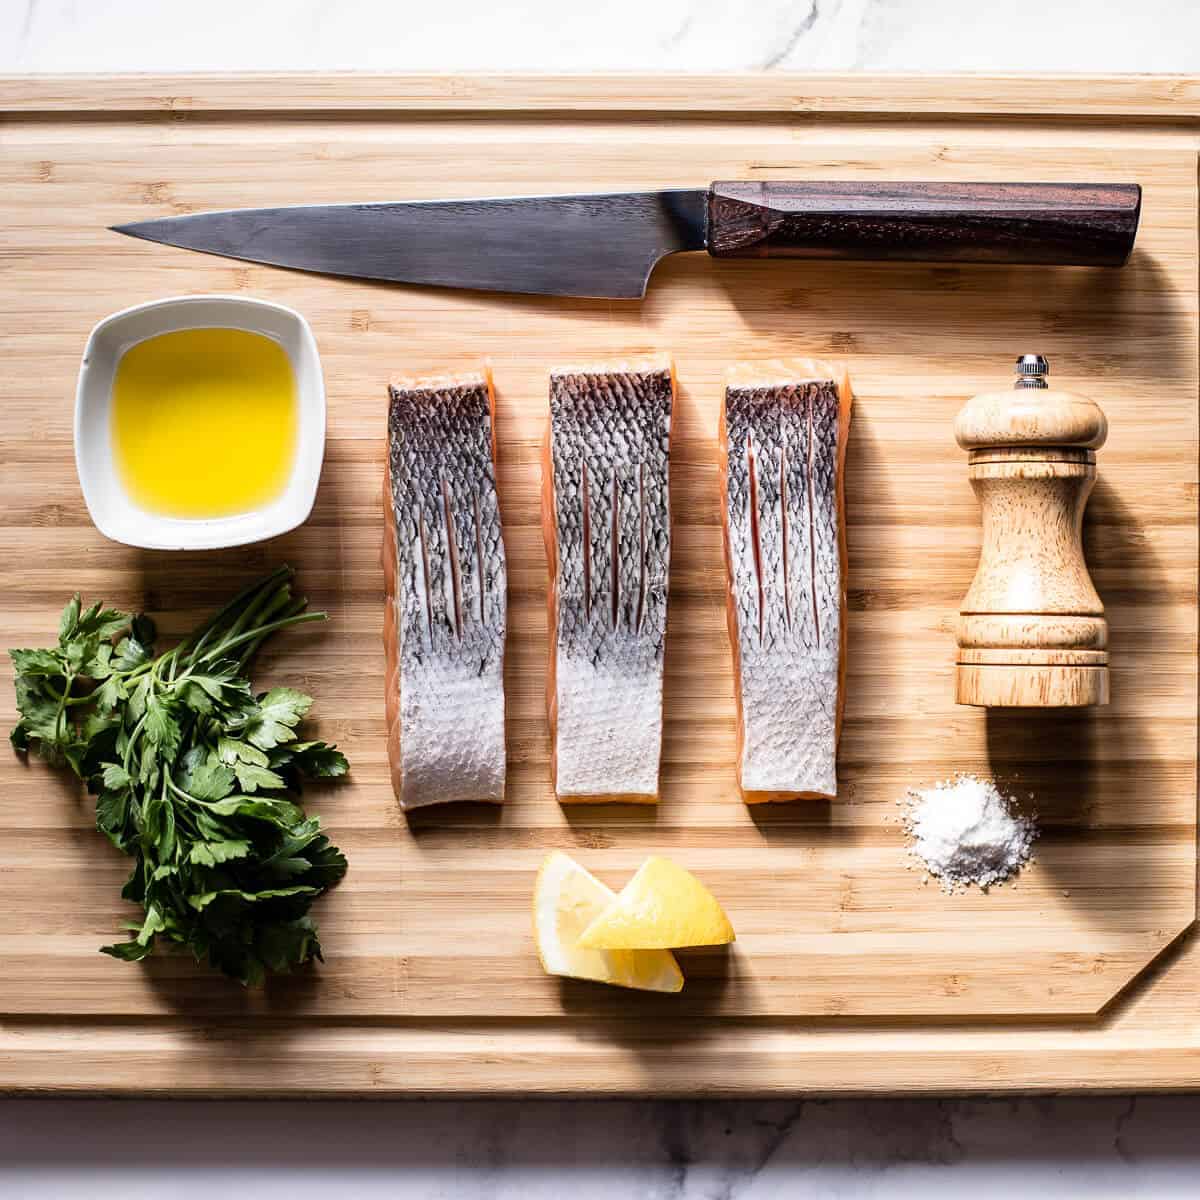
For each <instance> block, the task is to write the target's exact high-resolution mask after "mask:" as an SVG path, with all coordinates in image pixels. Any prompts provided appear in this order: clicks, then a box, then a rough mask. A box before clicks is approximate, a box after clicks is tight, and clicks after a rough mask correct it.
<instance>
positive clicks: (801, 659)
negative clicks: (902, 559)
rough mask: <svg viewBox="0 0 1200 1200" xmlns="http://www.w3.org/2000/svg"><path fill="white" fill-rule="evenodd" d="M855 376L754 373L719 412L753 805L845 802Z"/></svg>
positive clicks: (788, 366)
mask: <svg viewBox="0 0 1200 1200" xmlns="http://www.w3.org/2000/svg"><path fill="white" fill-rule="evenodd" d="M851 402H852V397H851V392H850V380H849V377H848V376H847V374H846V371H845V369H844V368H843V367H841V366H837V365H834V364H831V363H823V362H816V361H812V360H808V359H788V360H783V361H776V362H770V363H764V364H761V365H751V364H742V365H739V366H737V367H734V368H733V369H732V370H731V371H730V374H729V379H728V386H727V387H726V391H725V403H724V406H723V410H722V414H721V428H720V436H719V441H720V452H721V472H720V474H721V492H722V504H723V509H724V527H725V564H726V580H727V583H728V590H727V595H726V612H727V616H728V620H729V640H730V642H731V643H732V645H733V660H734V687H735V693H736V696H737V709H738V780H739V783H740V785H741V788H742V795H743V798H744V799H745V801H746V802H747V803H751V804H753V803H758V802H761V801H765V800H785V799H793V798H796V797H821V796H826V797H834V796H836V794H837V773H836V766H837V761H836V760H837V741H838V735H839V733H840V732H841V721H842V708H843V703H844V691H845V657H846V656H845V649H846V619H845V616H846V531H845V526H846V522H845V463H846V443H847V441H848V438H849V433H850V406H851Z"/></svg>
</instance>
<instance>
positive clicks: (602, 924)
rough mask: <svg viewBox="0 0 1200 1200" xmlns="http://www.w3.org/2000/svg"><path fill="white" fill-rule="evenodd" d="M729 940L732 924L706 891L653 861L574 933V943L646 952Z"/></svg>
mask: <svg viewBox="0 0 1200 1200" xmlns="http://www.w3.org/2000/svg"><path fill="white" fill-rule="evenodd" d="M733 940H734V933H733V926H732V925H730V923H729V918H728V917H727V916H726V915H725V910H724V909H723V908H722V907H721V906H720V904H718V903H717V900H716V897H715V896H713V894H712V892H710V891H709V890H708V888H706V887H705V886H704V884H702V883H701V882H700V880H698V879H697V878H696V877H695V875H693V874H692V873H691V872H690V871H685V870H684V869H683V868H682V867H680V866H677V865H676V864H675V863H673V862H671V861H670V859H666V858H657V857H653V858H648V859H646V861H645V862H644V863H642V865H641V866H640V867H639V868H638V872H637V874H636V875H635V876H634V877H633V878H632V879H631V880H630V881H629V882H628V883H627V884H626V885H625V886H624V887H623V888H622V889H621V893H620V895H619V896H617V897H616V898H615V899H614V900H613V901H612V903H611V904H609V905H608V906H607V907H606V908H605V909H604V911H603V912H601V913H600V914H598V915H597V916H596V918H595V919H594V920H593V921H592V922H591V924H590V925H588V927H587V928H586V929H585V930H584V931H583V933H582V934H580V937H579V945H580V947H582V948H584V949H587V950H608V951H617V950H630V951H634V950H642V951H646V950H670V949H675V948H677V947H682V946H720V945H724V944H725V943H726V942H732V941H733Z"/></svg>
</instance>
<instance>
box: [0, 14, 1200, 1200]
mask: <svg viewBox="0 0 1200 1200" xmlns="http://www.w3.org/2000/svg"><path fill="white" fill-rule="evenodd" d="M287 68H308V69H321V68H362V69H374V70H385V69H387V70H407V71H438V70H522V69H531V70H543V71H547V70H552V71H576V70H618V69H620V70H648V69H654V70H660V69H674V70H724V69H743V70H745V69H760V68H761V69H766V70H781V69H782V70H789V69H790V70H804V69H821V70H849V69H861V70H922V71H923V70H987V71H1011V70H1026V71H1185V72H1186V71H1190V72H1200V3H1198V2H1197V0H1138V2H1137V3H1136V4H1131V3H1129V0H1119V2H1117V0H990V2H988V3H976V4H970V5H967V4H965V3H963V2H962V0H657V2H655V0H650V2H647V0H606V2H605V3H590V4H580V3H572V2H571V0H506V2H500V3H496V2H495V0H447V2H444V3H441V4H436V3H430V2H429V0H422V2H421V3H413V2H411V0H269V2H254V0H204V2H203V3H196V2H193V3H186V2H184V0H0V71H130V70H154V71H174V70H217V69H224V70H250V69H287ZM1197 1005H1198V1009H1197V1011H1198V1019H1200V1000H1198V1002H1197ZM218 1190H220V1191H222V1192H226V1193H229V1194H240V1193H245V1194H249V1195H254V1196H255V1197H258V1198H259V1200H272V1198H273V1197H276V1196H279V1197H284V1196H287V1197H289V1198H290V1200H307V1198H309V1197H317V1196H322V1197H325V1196H353V1197H364V1198H370V1197H375V1196H379V1197H383V1196H388V1197H396V1198H399V1200H407V1198H409V1197H454V1198H459V1197H461V1198H464V1200H466V1198H473V1197H496V1198H506V1197H512V1198H518V1197H519V1198H521V1200H542V1198H543V1197H545V1198H546V1200H550V1198H551V1197H553V1198H555V1200H558V1198H559V1197H562V1196H564V1195H569V1196H571V1197H572V1200H591V1198H592V1197H597V1198H599V1197H605V1198H606V1200H607V1198H609V1197H621V1198H628V1200H643V1198H644V1200H651V1198H656V1200H675V1198H682V1200H776V1198H782V1197H789V1198H790V1197H796V1196H813V1197H845V1198H851V1197H880V1196H906V1197H914V1198H916V1197H920V1198H923V1200H924V1198H928V1200H939V1198H941V1197H963V1196H970V1197H972V1200H990V1198H992V1197H1005V1198H1006V1200H1007V1198H1008V1197H1010V1196H1021V1195H1029V1194H1034V1195H1038V1196H1041V1197H1047V1198H1049V1197H1059V1196H1062V1197H1067V1196H1070V1197H1075V1196H1088V1197H1096V1198H1101V1197H1105V1198H1107V1197H1114V1198H1115V1197H1121V1198H1127V1197H1135V1196H1145V1197H1151V1196H1153V1197H1195V1196H1197V1195H1200V1097H1195V1098H1169V1097H1158V1098H1143V1099H1140V1100H1133V1099H1130V1098H1126V1097H1112V1098H1092V1099H1057V1100H1056V1099H1039V1100H1014V1101H1010V1100H997V1101H982V1100H971V1101H965V1100H960V1101H951V1100H947V1101H903V1100H900V1101H871V1102H854V1101H840V1102H834V1103H820V1102H799V1101H797V1102H792V1103H789V1102H766V1101H763V1102H751V1101H748V1102H739V1103H716V1102H707V1103H675V1102H658V1103H580V1104H568V1103H541V1102H539V1103H533V1102H508V1103H501V1102H472V1103H450V1102H437V1103H423V1102H411V1103H404V1104H392V1103H387V1104H370V1105H367V1104H331V1103H312V1104H291V1103H289V1104H271V1103H267V1104H257V1105H255V1104H241V1103H238V1104H233V1103H212V1104H200V1103H191V1102H158V1103H142V1102H137V1103H120V1102H114V1101H109V1102H105V1101H73V1102H66V1101H0V1196H3V1197H4V1198H5V1200H27V1198H37V1200H43V1198H45V1197H51V1198H54V1200H105V1198H107V1197H114V1198H115V1197H120V1198H121V1200H140V1198H141V1197H161V1196H170V1197H172V1200H191V1198H192V1197H197V1198H198V1197H201V1196H204V1197H209V1196H211V1195H212V1194H214V1192H216V1191H218Z"/></svg>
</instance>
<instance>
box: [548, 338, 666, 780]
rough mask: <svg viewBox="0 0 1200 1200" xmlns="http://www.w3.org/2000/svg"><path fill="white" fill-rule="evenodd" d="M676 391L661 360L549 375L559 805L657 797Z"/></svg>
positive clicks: (551, 682) (553, 725)
mask: <svg viewBox="0 0 1200 1200" xmlns="http://www.w3.org/2000/svg"><path fill="white" fill-rule="evenodd" d="M674 398H675V375H674V368H673V367H672V365H671V361H670V359H668V358H666V357H664V356H656V357H653V358H649V359H640V360H635V361H628V362H614V363H611V364H608V365H605V366H602V367H592V368H587V369H580V370H569V371H568V370H564V371H557V372H555V373H553V374H552V375H551V376H550V422H549V426H548V430H547V436H546V442H545V446H544V452H543V463H542V526H543V531H544V533H545V538H546V554H547V557H548V559H549V563H550V587H549V609H550V613H549V627H550V665H549V674H548V680H547V703H548V707H549V712H550V729H551V735H552V743H553V748H552V759H553V769H554V787H555V791H556V792H557V794H558V798H559V800H560V801H561V802H562V803H572V802H574V803H582V802H592V803H595V802H604V801H624V802H633V803H653V802H654V801H655V800H656V799H657V798H658V765H659V758H660V756H661V750H662V685H663V654H664V650H665V647H666V634H667V576H668V570H669V567H670V561H671V506H670V497H669V479H668V457H669V454H670V444H671V408H672V404H673V402H674Z"/></svg>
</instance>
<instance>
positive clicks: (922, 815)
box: [904, 775, 1037, 892]
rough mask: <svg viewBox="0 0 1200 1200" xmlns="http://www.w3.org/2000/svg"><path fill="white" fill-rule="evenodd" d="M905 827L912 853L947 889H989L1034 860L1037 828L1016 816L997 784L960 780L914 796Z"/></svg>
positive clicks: (969, 777)
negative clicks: (1030, 853) (1034, 840)
mask: <svg viewBox="0 0 1200 1200" xmlns="http://www.w3.org/2000/svg"><path fill="white" fill-rule="evenodd" d="M904 824H905V828H906V830H907V831H908V834H909V836H910V837H911V838H912V847H911V849H912V852H913V854H915V855H916V856H917V857H918V858H919V859H920V860H921V861H922V862H923V863H924V864H925V868H926V870H928V871H929V873H930V874H931V875H934V876H936V877H937V879H938V880H939V881H940V883H941V885H942V887H943V889H944V890H946V891H948V892H952V891H954V890H955V889H956V888H958V887H967V886H969V885H970V884H975V885H976V886H978V887H980V888H987V887H989V886H990V885H991V884H993V883H999V882H1000V881H1001V880H1004V879H1007V878H1008V877H1009V876H1010V875H1012V874H1013V873H1014V872H1016V871H1018V870H1020V868H1021V867H1022V866H1024V864H1025V863H1026V862H1027V861H1028V860H1029V852H1030V848H1031V846H1032V844H1033V839H1034V838H1035V837H1037V827H1036V825H1035V824H1034V821H1033V819H1032V818H1030V817H1023V816H1020V815H1019V814H1017V813H1015V812H1014V811H1013V808H1012V803H1011V801H1010V800H1009V798H1008V797H1007V796H1005V795H1004V794H1003V793H1002V792H1001V791H1000V790H999V789H998V788H997V787H996V785H995V784H994V783H993V782H992V781H991V780H985V779H978V778H976V777H975V776H974V775H960V776H958V777H957V778H955V779H949V780H946V781H944V782H942V783H937V784H934V785H933V786H932V787H928V788H921V789H914V790H913V791H911V792H910V793H909V797H908V801H907V806H906V812H905V822H904Z"/></svg>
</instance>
